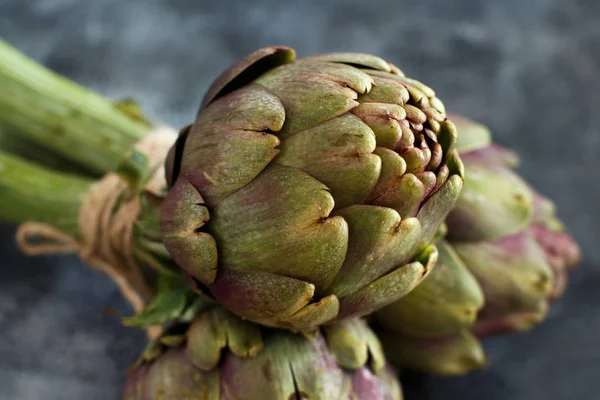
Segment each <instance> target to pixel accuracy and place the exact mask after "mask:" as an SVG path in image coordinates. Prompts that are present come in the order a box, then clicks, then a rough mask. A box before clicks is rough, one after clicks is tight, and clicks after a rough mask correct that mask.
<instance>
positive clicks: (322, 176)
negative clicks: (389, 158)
mask: <svg viewBox="0 0 600 400" xmlns="http://www.w3.org/2000/svg"><path fill="white" fill-rule="evenodd" d="M375 145H376V142H375V135H374V134H373V132H372V131H371V129H369V127H368V126H367V125H366V124H365V123H364V122H362V121H361V120H360V119H359V118H357V117H356V116H354V115H343V116H341V117H338V118H334V119H332V120H329V121H326V122H323V123H322V124H319V125H317V126H315V127H312V128H309V129H306V130H304V131H302V132H298V133H297V134H295V135H292V136H289V137H287V138H286V139H285V140H283V141H282V143H281V145H280V147H279V150H280V151H281V152H280V154H279V156H277V158H276V159H275V163H277V164H281V165H286V166H290V167H294V168H298V169H300V170H302V171H304V172H306V173H308V174H309V175H311V176H312V177H314V178H316V179H318V180H319V181H320V182H322V183H323V184H325V185H326V186H327V187H328V188H329V189H330V190H331V194H332V196H333V198H334V199H335V207H336V208H343V207H346V206H349V205H352V204H362V203H363V202H364V201H365V199H366V198H367V196H368V195H369V193H370V192H371V191H372V190H373V187H374V186H375V184H376V183H377V180H378V178H379V174H380V170H381V160H380V158H379V157H377V156H376V155H375V154H372V153H373V151H374V150H375Z"/></svg>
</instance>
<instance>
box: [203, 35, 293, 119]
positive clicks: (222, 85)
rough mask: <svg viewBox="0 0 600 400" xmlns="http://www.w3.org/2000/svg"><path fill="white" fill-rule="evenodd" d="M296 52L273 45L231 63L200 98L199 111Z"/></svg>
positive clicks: (286, 59)
mask: <svg viewBox="0 0 600 400" xmlns="http://www.w3.org/2000/svg"><path fill="white" fill-rule="evenodd" d="M295 58H296V53H295V52H294V50H293V49H291V48H289V47H285V46H273V47H265V48H262V49H259V50H257V51H255V52H253V53H252V54H249V55H248V56H246V57H245V58H243V59H241V60H240V61H238V62H236V63H235V64H233V65H232V66H231V67H229V68H228V69H227V70H225V71H224V72H223V73H222V74H221V75H220V76H219V77H218V78H217V79H215V81H214V82H213V83H212V85H211V86H210V87H209V88H208V91H207V92H206V94H205V95H204V98H203V99H202V105H201V107H200V111H203V110H204V108H206V107H207V106H208V105H209V104H210V103H212V102H213V101H215V100H217V99H219V98H220V97H222V96H224V95H226V94H228V93H230V92H233V91H234V90H237V89H239V88H240V87H242V86H245V85H247V84H249V83H250V82H252V81H253V80H254V79H256V78H257V77H259V76H260V75H262V74H263V73H265V72H267V71H269V70H271V69H273V68H276V67H278V66H280V65H284V64H287V63H290V62H292V61H294V59H295Z"/></svg>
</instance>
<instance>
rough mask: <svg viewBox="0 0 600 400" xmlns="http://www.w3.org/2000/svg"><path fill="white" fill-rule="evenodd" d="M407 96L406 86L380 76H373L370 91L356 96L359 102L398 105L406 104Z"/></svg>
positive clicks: (408, 96)
mask: <svg viewBox="0 0 600 400" xmlns="http://www.w3.org/2000/svg"><path fill="white" fill-rule="evenodd" d="M409 98H410V95H409V94H408V90H407V89H406V86H404V85H403V84H401V83H400V82H398V81H397V80H395V79H390V78H385V77H380V76H374V77H373V87H372V88H371V91H370V92H368V93H364V94H361V95H359V96H358V100H359V101H360V103H361V104H364V103H388V104H397V105H399V106H402V105H404V104H406V102H407V101H408V99H409ZM405 113H406V112H405Z"/></svg>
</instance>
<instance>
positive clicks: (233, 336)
mask: <svg viewBox="0 0 600 400" xmlns="http://www.w3.org/2000/svg"><path fill="white" fill-rule="evenodd" d="M262 348H263V341H262V337H261V334H260V329H259V326H258V325H254V324H252V323H250V322H247V321H243V320H241V319H240V318H237V317H235V316H233V315H231V314H230V313H229V312H227V311H225V310H224V309H222V308H216V309H213V310H211V311H208V312H205V313H202V314H201V315H200V316H199V317H198V318H197V319H196V320H195V321H194V322H192V324H191V325H190V327H189V328H188V331H187V355H188V357H189V359H190V360H191V361H192V362H193V363H194V365H195V366H196V367H198V368H200V369H202V370H204V371H210V370H211V369H213V368H215V367H216V366H217V365H218V363H219V361H220V360H221V353H222V350H223V349H229V350H230V351H231V352H232V353H233V354H235V355H236V356H238V357H242V358H244V357H254V356H256V354H258V352H259V351H261V350H262Z"/></svg>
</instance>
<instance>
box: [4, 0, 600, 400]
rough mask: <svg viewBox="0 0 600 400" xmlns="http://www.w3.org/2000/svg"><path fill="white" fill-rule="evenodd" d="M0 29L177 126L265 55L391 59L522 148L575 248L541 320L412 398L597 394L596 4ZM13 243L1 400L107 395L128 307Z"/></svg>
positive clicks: (265, 8)
mask: <svg viewBox="0 0 600 400" xmlns="http://www.w3.org/2000/svg"><path fill="white" fill-rule="evenodd" d="M0 36H2V37H3V38H5V39H6V40H8V41H9V42H10V43H12V44H13V45H15V46H16V47H18V48H19V49H20V50H22V51H24V52H25V53H27V54H28V55H30V56H32V57H34V58H35V59H36V60H38V61H40V62H42V63H44V64H45V65H47V66H48V67H50V68H52V69H54V70H56V71H58V72H60V73H62V74H64V75H66V76H68V77H70V78H71V79H74V80H76V81H78V82H80V83H82V84H84V85H86V86H89V87H91V88H93V89H95V90H97V91H99V92H101V93H104V94H106V95H108V96H111V97H113V98H122V97H126V96H135V97H136V98H137V99H139V100H140V101H141V103H142V105H143V107H144V109H145V111H146V112H147V114H148V115H149V116H150V117H152V118H153V119H154V120H157V121H163V122H167V123H170V124H172V125H173V126H183V125H184V124H187V123H188V122H190V121H191V118H192V117H193V115H194V113H195V111H196V109H197V106H198V104H199V100H200V98H201V96H202V94H203V92H204V91H205V90H206V88H207V86H208V84H209V83H210V81H211V80H212V79H213V78H214V77H215V76H216V75H217V74H218V73H219V72H220V71H221V70H222V69H224V68H225V67H227V66H228V65H229V64H230V63H231V62H232V61H234V60H235V59H237V58H239V57H241V56H244V55H246V54H247V53H249V52H251V51H252V50H254V49H256V48H259V47H262V46H266V45H271V44H286V45H289V46H292V47H294V48H295V49H296V50H297V52H298V53H299V55H309V54H313V53H318V52H326V51H339V50H349V51H362V52H370V53H375V54H378V55H380V56H383V57H385V58H387V59H389V60H390V61H392V62H394V63H395V64H397V65H398V66H400V67H401V68H402V69H403V70H404V71H405V72H406V73H407V74H409V75H410V76H413V77H415V78H418V79H420V80H422V81H424V82H427V83H428V84H429V85H430V86H432V87H434V88H435V89H436V91H437V93H438V96H439V97H440V98H441V99H442V100H444V102H445V103H446V104H447V105H448V108H449V109H450V111H453V112H459V113H463V114H465V115H468V116H470V117H473V118H475V119H478V120H480V121H482V122H484V123H486V124H488V125H489V126H490V127H491V128H492V129H493V132H494V133H495V139H496V140H497V141H498V142H500V143H502V144H505V145H509V146H511V147H513V148H514V149H516V150H517V151H518V152H519V153H520V154H521V156H522V159H523V160H522V166H521V168H520V172H521V173H522V174H523V175H524V176H525V177H526V178H528V179H529V180H530V181H531V182H533V183H534V184H535V185H536V186H537V187H538V188H539V189H540V191H541V192H542V193H545V194H546V195H549V196H550V197H551V198H553V199H555V200H556V203H557V205H558V208H559V210H560V214H561V216H562V217H563V219H565V220H566V221H567V225H568V226H569V228H570V229H571V230H572V232H573V233H574V235H575V237H576V238H577V240H578V241H579V242H580V243H581V244H582V246H583V250H584V255H585V261H584V263H583V264H582V265H581V267H580V268H579V269H578V270H577V271H576V272H575V273H573V275H572V280H571V284H570V288H569V291H568V293H567V295H566V296H565V297H564V298H563V299H562V300H561V301H560V302H558V303H557V304H556V305H555V306H554V308H553V309H552V312H551V314H550V316H549V319H548V321H547V322H546V323H545V324H544V325H542V326H541V327H539V328H538V329H537V330H535V331H533V332H530V333H525V334H518V335H512V336H510V337H506V338H500V339H494V340H491V341H488V342H487V343H486V346H487V349H488V351H489V353H490V357H491V361H492V365H491V367H490V368H489V369H487V370H486V371H483V372H478V373H474V374H471V375H469V376H467V377H459V378H433V377H426V376H421V375H406V376H404V377H403V381H404V385H405V388H406V392H407V395H408V398H409V399H453V398H456V399H459V398H460V399H482V398H486V399H514V400H519V399H548V398H552V399H597V398H600V395H599V394H598V393H600V389H598V388H599V386H600V381H599V375H600V346H599V345H600V307H599V306H600V301H599V299H600V296H599V294H598V290H599V288H600V268H599V263H600V246H598V244H597V240H598V228H597V227H598V226H600V214H598V211H597V205H598V203H599V201H600V189H599V187H598V181H599V178H600V169H599V168H598V164H597V162H596V160H597V154H598V153H599V152H600V136H599V135H598V127H599V126H600V112H598V104H599V103H600V82H599V77H600V3H598V2H597V1H593V0H590V1H584V0H564V1H559V0H554V1H553V0H504V1H475V0H453V1H450V0H421V1H418V2H417V1H415V2H409V1H398V0H396V1H393V0H389V1H369V2H367V1H325V0H319V1H306V0H305V1H298V2H294V3H292V2H289V4H287V3H286V2H284V1H282V0H271V1H257V2H250V1H242V0H239V1H235V2H228V1H216V0H214V1H194V0H127V1H123V0H94V1H90V0H37V1H34V0H0ZM0 90H1V88H0ZM13 234H14V229H13V227H10V226H6V225H0V257H1V258H0V265H1V267H0V399H46V400H51V399H84V398H85V399H90V400H92V399H113V398H118V397H119V393H120V388H121V384H122V382H123V378H124V374H125V371H126V367H127V366H128V365H129V364H130V363H131V362H132V361H133V360H134V359H135V357H136V355H137V353H138V352H139V350H140V349H141V348H142V346H143V344H144V338H143V336H142V335H140V334H139V333H136V332H134V331H132V330H129V329H125V328H122V327H120V325H119V322H118V320H117V318H116V317H113V316H109V315H102V314H101V310H102V309H103V308H104V307H106V306H109V307H112V308H116V309H121V310H126V309H127V308H126V305H125V303H124V302H123V301H122V300H121V298H120V296H119V294H118V293H117V291H116V290H115V288H114V286H113V285H112V283H111V282H109V281H108V280H107V279H106V278H105V277H104V276H102V275H101V274H100V273H98V272H95V271H91V270H89V269H86V268H85V267H84V266H83V265H81V264H80V263H79V262H78V261H77V260H76V259H75V258H74V257H59V256H56V257H39V258H26V257H24V256H22V255H20V254H19V252H18V251H17V249H16V248H15V245H14V241H13Z"/></svg>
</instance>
